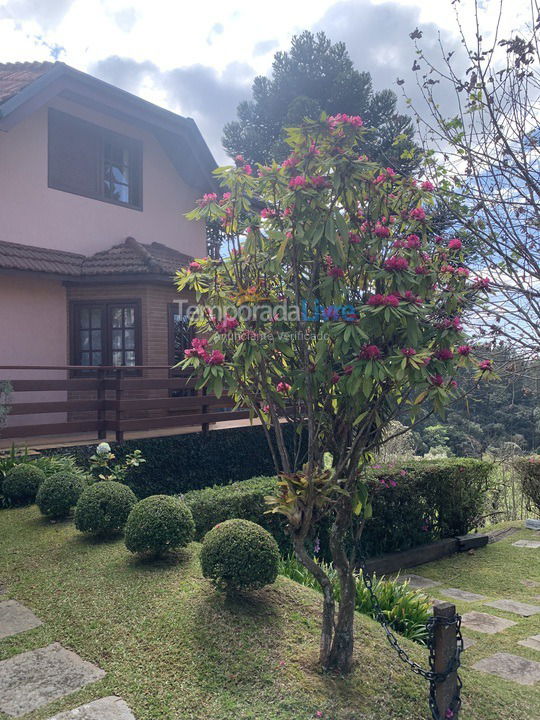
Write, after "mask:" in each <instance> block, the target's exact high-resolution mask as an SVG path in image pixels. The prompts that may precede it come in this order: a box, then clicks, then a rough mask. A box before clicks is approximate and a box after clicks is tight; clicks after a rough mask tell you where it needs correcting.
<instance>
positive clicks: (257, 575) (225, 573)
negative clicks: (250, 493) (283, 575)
mask: <svg viewBox="0 0 540 720" xmlns="http://www.w3.org/2000/svg"><path fill="white" fill-rule="evenodd" d="M201 566H202V571H203V575H204V577H207V578H210V580H212V582H213V583H214V585H215V586H216V587H217V588H218V589H219V590H225V591H226V592H227V593H234V592H236V591H238V590H255V589H257V588H261V587H263V586H264V585H269V584H270V583H273V582H274V581H275V579H276V577H277V574H278V566H279V549H278V545H277V543H276V541H275V540H274V538H273V537H272V535H270V533H269V532H268V531H267V530H265V529H264V528H262V527H261V526H260V525H257V524H256V523H254V522H251V521H250V520H239V519H234V520H226V521H225V522H222V523H220V524H219V525H216V526H215V527H214V528H212V530H210V532H208V533H207V535H206V537H205V538H204V541H203V546H202V550H201Z"/></svg>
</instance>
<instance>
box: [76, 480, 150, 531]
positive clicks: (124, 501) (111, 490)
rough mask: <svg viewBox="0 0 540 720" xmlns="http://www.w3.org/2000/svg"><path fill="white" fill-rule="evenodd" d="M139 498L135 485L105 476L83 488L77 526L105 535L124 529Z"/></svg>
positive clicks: (78, 528)
mask: <svg viewBox="0 0 540 720" xmlns="http://www.w3.org/2000/svg"><path fill="white" fill-rule="evenodd" d="M136 502H137V496H136V495H135V493H134V492H133V490H132V489H131V488H129V487H128V486H127V485H123V484H122V483H119V482H116V481H115V480H102V481H100V482H97V483H95V484H94V485H90V487H87V488H86V490H84V491H83V493H82V494H81V496H80V497H79V499H78V501H77V505H76V506H75V527H76V528H77V530H80V531H81V532H83V533H89V534H91V535H105V534H107V533H114V532H118V531H119V530H122V529H123V528H124V525H125V524H126V520H127V519H128V516H129V513H130V512H131V510H132V508H133V506H134V505H135V504H136Z"/></svg>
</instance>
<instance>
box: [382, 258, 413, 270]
mask: <svg viewBox="0 0 540 720" xmlns="http://www.w3.org/2000/svg"><path fill="white" fill-rule="evenodd" d="M384 267H385V268H386V269H387V270H395V271H396V272H402V271H404V270H407V269H408V267H409V261H408V260H407V258H404V257H402V256H401V255H392V257H389V258H388V260H387V261H386V262H385V263H384Z"/></svg>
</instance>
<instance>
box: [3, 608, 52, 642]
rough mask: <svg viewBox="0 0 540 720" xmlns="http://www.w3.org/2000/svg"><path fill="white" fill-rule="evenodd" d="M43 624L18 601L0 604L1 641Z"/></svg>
mask: <svg viewBox="0 0 540 720" xmlns="http://www.w3.org/2000/svg"><path fill="white" fill-rule="evenodd" d="M41 624H42V622H41V620H40V619H39V618H37V617H36V616H35V615H34V613H33V612H32V611H31V610H29V609H28V608H26V607H24V605H21V604H20V603H18V602H17V601H16V600H4V601H3V602H0V640H2V638H6V637H9V635H16V634H17V633H20V632H24V631H25V630H31V629H32V628H35V627H39V626H40V625H41Z"/></svg>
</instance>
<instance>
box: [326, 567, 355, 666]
mask: <svg viewBox="0 0 540 720" xmlns="http://www.w3.org/2000/svg"><path fill="white" fill-rule="evenodd" d="M340 587H341V597H340V601H339V610H338V616H337V622H336V625H335V628H334V638H333V640H332V648H331V650H330V655H329V658H328V663H327V669H328V670H333V671H335V672H339V673H343V674H347V673H350V672H351V670H352V662H353V649H354V612H355V606H356V583H355V580H354V576H353V573H352V571H351V570H347V571H346V572H345V573H343V574H340Z"/></svg>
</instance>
